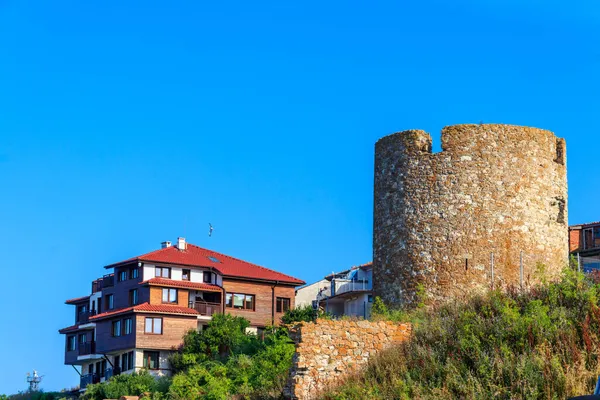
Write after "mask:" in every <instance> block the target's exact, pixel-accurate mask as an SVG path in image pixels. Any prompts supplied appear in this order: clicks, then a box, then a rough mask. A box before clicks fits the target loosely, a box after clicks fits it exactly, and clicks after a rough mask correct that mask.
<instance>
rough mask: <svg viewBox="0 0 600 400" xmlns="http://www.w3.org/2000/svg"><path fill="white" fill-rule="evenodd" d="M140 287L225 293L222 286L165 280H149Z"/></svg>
mask: <svg viewBox="0 0 600 400" xmlns="http://www.w3.org/2000/svg"><path fill="white" fill-rule="evenodd" d="M140 285H151V286H167V287H176V288H184V289H195V290H203V291H206V292H219V293H220V292H222V291H223V289H221V287H220V286H217V285H213V284H210V283H201V282H190V281H176V280H173V279H165V278H152V279H148V280H147V281H144V282H142V283H140Z"/></svg>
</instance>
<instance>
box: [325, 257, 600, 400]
mask: <svg viewBox="0 0 600 400" xmlns="http://www.w3.org/2000/svg"><path fill="white" fill-rule="evenodd" d="M538 271H539V273H540V274H544V268H543V267H541V266H540V267H539V268H538ZM599 290H600V286H598V285H597V284H595V283H594V282H593V281H592V280H588V279H586V278H585V277H584V276H583V275H582V274H580V273H577V272H576V271H573V270H572V269H566V270H565V272H564V274H563V277H562V279H561V280H560V281H559V282H554V283H545V284H542V285H540V286H538V287H533V288H530V290H528V291H527V292H521V291H520V290H517V289H514V288H509V289H508V290H506V291H503V292H501V291H494V292H491V293H489V294H487V295H485V296H480V297H474V298H472V299H469V300H467V301H465V302H456V303H452V304H447V305H445V306H442V307H438V308H432V309H430V310H424V309H422V310H417V311H412V312H403V313H404V316H405V318H406V319H407V320H414V319H415V314H416V315H417V318H416V319H418V320H419V322H418V323H417V324H416V325H415V326H414V330H413V334H414V336H413V338H412V340H411V341H409V342H408V343H406V344H404V345H403V346H399V347H397V348H394V349H391V350H389V351H386V352H384V353H382V354H380V355H379V356H378V357H376V358H374V359H372V360H371V362H370V363H369V365H368V367H367V368H366V370H365V371H364V372H363V373H362V374H361V375H360V376H358V377H356V378H355V379H352V380H351V381H348V382H347V383H346V384H345V385H343V386H341V387H339V388H338V389H336V390H333V391H332V392H330V393H328V394H327V395H326V396H325V398H326V399H340V400H341V399H356V398H369V399H413V398H419V399H454V398H460V399H492V398H493V399H564V398H567V397H571V396H576V395H583V394H590V393H592V392H593V390H594V386H595V382H596V379H597V377H598V375H600V362H599V360H600V307H599V303H598V291H599ZM382 305H383V303H380V302H379V301H378V300H377V299H375V302H374V306H373V308H374V310H376V312H375V313H374V314H375V315H376V316H377V315H381V314H383V315H384V316H389V315H390V314H393V311H389V310H387V308H384V305H383V306H382Z"/></svg>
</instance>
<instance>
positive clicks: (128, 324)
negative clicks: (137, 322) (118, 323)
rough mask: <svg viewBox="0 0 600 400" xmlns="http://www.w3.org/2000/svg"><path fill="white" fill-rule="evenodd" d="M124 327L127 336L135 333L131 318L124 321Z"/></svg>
mask: <svg viewBox="0 0 600 400" xmlns="http://www.w3.org/2000/svg"><path fill="white" fill-rule="evenodd" d="M123 325H124V327H125V333H124V334H125V335H129V334H130V333H131V332H132V331H133V322H132V320H131V318H125V319H124V320H123Z"/></svg>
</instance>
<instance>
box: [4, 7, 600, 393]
mask: <svg viewBox="0 0 600 400" xmlns="http://www.w3.org/2000/svg"><path fill="white" fill-rule="evenodd" d="M92 3H94V4H92ZM122 3H127V5H125V6H124V5H123V4H122ZM174 3H175V2H152V1H138V2H135V1H130V2H121V1H102V2H81V1H60V0H55V1H28V0H0V139H1V140H0V188H1V191H0V250H1V251H2V258H1V260H2V261H1V264H2V265H1V268H2V270H3V276H2V282H3V286H2V289H3V296H2V297H3V301H2V302H0V317H1V323H0V326H2V327H3V329H0V354H2V355H3V357H4V367H3V368H1V369H2V373H1V374H0V393H13V392H16V391H17V390H21V389H24V388H25V387H26V382H25V373H26V372H27V371H29V370H32V369H34V368H35V369H38V370H39V371H41V373H42V374H44V375H45V378H44V382H43V385H42V386H43V387H44V388H45V389H47V390H55V389H61V388H63V387H67V386H71V385H75V384H77V383H78V377H77V375H76V374H75V372H74V371H72V369H71V367H69V366H64V365H63V354H64V340H63V338H62V336H61V335H59V334H58V333H57V330H58V329H59V328H62V327H65V326H68V325H70V324H71V323H72V322H73V310H72V308H71V307H72V306H67V305H64V304H63V302H64V300H65V299H67V298H71V297H77V296H81V295H85V294H87V293H88V291H89V289H90V282H91V281H92V280H93V279H95V278H97V277H99V276H101V275H102V274H103V273H104V270H103V268H102V267H103V266H104V265H106V264H109V263H112V262H116V261H119V260H121V259H124V258H127V257H131V256H134V255H137V254H141V253H144V252H147V251H150V250H154V249H156V248H158V247H159V243H160V242H161V241H163V240H175V239H176V237H177V236H185V237H187V239H188V241H190V242H192V243H195V244H198V245H200V246H205V247H209V248H211V249H214V250H217V251H221V252H225V253H228V254H231V255H233V256H237V257H240V258H243V259H247V260H249V261H252V262H256V263H259V264H262V265H265V266H267V267H271V268H274V269H277V270H280V271H282V272H286V273H289V274H292V275H294V276H297V277H300V278H302V279H304V280H306V281H312V280H316V279H318V278H320V277H322V276H323V275H324V274H326V273H328V272H330V271H332V270H339V269H343V268H346V267H348V266H350V265H356V264H360V263H364V262H367V261H370V259H371V230H372V229H371V226H372V207H373V205H372V183H373V147H374V143H375V141H376V140H377V139H378V138H380V137H382V136H385V135H387V134H389V133H392V132H394V131H398V130H404V129H409V128H419V129H425V130H427V131H428V132H431V133H432V135H433V136H434V140H435V143H436V147H438V148H439V132H440V130H441V128H442V127H443V126H445V125H451V124H456V123H478V122H480V121H484V122H490V123H491V122H498V123H511V124H520V125H529V126H536V127H540V128H545V129H549V130H552V131H554V132H556V134H557V135H559V136H561V137H565V138H566V139H567V146H568V156H569V160H568V163H569V184H570V190H569V191H570V222H571V223H579V222H584V221H590V220H600V208H599V207H598V205H597V202H596V201H595V200H596V196H597V195H599V194H600V188H599V187H598V185H595V181H596V179H595V178H596V174H597V171H596V168H595V164H596V162H595V160H596V158H597V157H598V154H600V151H599V150H600V149H599V146H600V139H599V138H600V137H599V132H600V119H599V118H598V110H600V97H599V96H598V93H600V78H599V75H598V71H600V48H599V47H598V40H599V39H600V6H598V5H596V4H594V3H597V2H595V1H579V2H578V1H574V2H570V3H569V4H568V6H567V3H566V2H562V1H561V2H558V1H541V0H540V1H517V0H510V1H507V0H503V1H487V2H483V1H478V2H476V1H466V0H455V1H451V2H449V1H429V0H421V1H370V2H355V1H327V2H324V1H312V0H306V1H301V2H300V1H298V2H291V1H262V2H261V1H259V2H249V1H218V2H201V1H188V2H176V5H174ZM208 222H212V223H213V225H214V226H215V231H214V236H213V237H212V238H208V236H207V227H208Z"/></svg>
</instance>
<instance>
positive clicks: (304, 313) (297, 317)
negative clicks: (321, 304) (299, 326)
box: [281, 305, 331, 324]
mask: <svg viewBox="0 0 600 400" xmlns="http://www.w3.org/2000/svg"><path fill="white" fill-rule="evenodd" d="M317 318H325V319H329V318H331V315H329V314H327V313H326V312H324V311H323V310H321V309H314V308H313V307H312V306H311V305H305V306H302V307H297V308H293V309H289V310H287V311H286V312H285V314H283V317H281V322H283V323H284V324H293V323H295V322H313V321H315V320H316V319H317Z"/></svg>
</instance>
